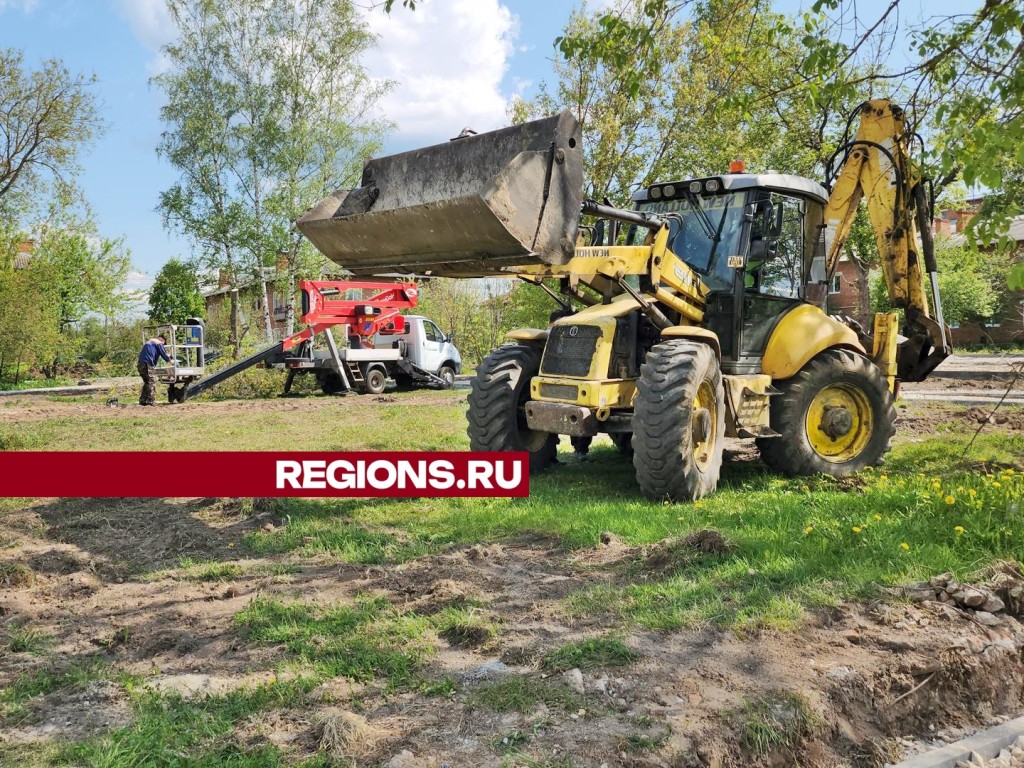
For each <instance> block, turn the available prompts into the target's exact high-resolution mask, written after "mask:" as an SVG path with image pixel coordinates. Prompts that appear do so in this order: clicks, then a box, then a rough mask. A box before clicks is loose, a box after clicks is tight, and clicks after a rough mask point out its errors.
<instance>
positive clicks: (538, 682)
mask: <svg viewBox="0 0 1024 768" xmlns="http://www.w3.org/2000/svg"><path fill="white" fill-rule="evenodd" d="M540 704H545V705H546V706H548V707H558V708H561V709H564V710H565V711H566V712H577V711H579V710H581V709H583V708H584V707H585V706H586V702H585V701H584V699H583V697H581V696H578V695H576V694H575V693H573V692H572V691H570V690H569V689H568V688H566V687H565V686H564V685H562V684H561V683H560V682H556V681H555V680H552V679H550V678H549V679H544V678H539V677H529V676H527V675H513V676H511V677H506V678H504V679H502V680H498V681H495V682H492V683H484V684H482V685H481V686H480V687H479V688H477V689H476V690H475V691H473V693H472V695H471V696H470V697H469V701H468V702H467V704H466V706H467V707H469V708H471V709H472V708H476V707H481V706H483V707H487V708H489V709H493V710H494V711H495V712H521V713H523V714H529V713H531V712H534V711H535V710H536V709H537V707H538V705H540Z"/></svg>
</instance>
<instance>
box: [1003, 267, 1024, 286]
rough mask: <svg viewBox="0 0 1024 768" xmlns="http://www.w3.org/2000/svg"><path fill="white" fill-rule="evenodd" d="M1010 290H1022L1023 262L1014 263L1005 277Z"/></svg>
mask: <svg viewBox="0 0 1024 768" xmlns="http://www.w3.org/2000/svg"><path fill="white" fill-rule="evenodd" d="M1006 284H1007V285H1008V286H1009V287H1010V290H1011V291H1024V262H1021V263H1019V264H1015V265H1014V266H1013V267H1012V268H1011V269H1010V271H1009V273H1008V274H1007V277H1006Z"/></svg>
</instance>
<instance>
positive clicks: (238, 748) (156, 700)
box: [54, 680, 326, 768]
mask: <svg viewBox="0 0 1024 768" xmlns="http://www.w3.org/2000/svg"><path fill="white" fill-rule="evenodd" d="M311 688H312V684H311V683H310V682H309V681H304V680H293V681H287V682H283V681H277V682H274V683H270V684H267V685H264V686H260V687H257V688H251V689H243V690H238V691H233V692H231V693H229V694H226V695H223V696H207V697H201V698H196V699H191V700H185V699H183V698H181V697H180V696H177V695H160V694H157V693H154V692H152V691H147V690H138V691H133V692H132V709H133V714H134V722H133V723H132V725H130V726H129V727H127V728H123V729H121V730H118V731H114V732H113V733H111V734H109V735H107V736H105V737H102V738H98V739H93V740H90V741H86V742H84V743H81V744H68V745H65V746H63V748H62V749H61V750H60V752H59V753H58V754H57V756H56V759H55V761H54V763H55V764H57V765H88V766H97V767H98V766H111V767H113V766H122V765H155V766H203V767H206V766H209V767H210V768H213V766H230V767H231V768H264V767H266V768H270V767H272V766H278V765H283V764H285V762H286V760H285V758H284V755H283V754H282V752H281V751H280V750H279V749H278V748H277V747H275V746H272V745H268V744H266V743H255V744H250V743H246V742H245V741H243V740H241V739H240V738H239V737H238V736H237V735H236V734H235V731H236V729H237V728H238V727H239V726H241V725H243V724H245V723H246V722H247V721H249V720H250V719H251V718H253V717H254V716H257V715H258V714H259V713H260V712H264V711H267V710H271V709H286V708H297V707H301V706H303V704H304V697H305V695H306V694H307V693H308V692H309V690H310V689H311ZM287 763H288V764H290V765H291V764H295V763H294V761H287ZM300 764H301V765H304V766H308V767H309V768H312V767H313V766H319V765H326V762H325V758H319V757H317V758H313V759H312V760H311V761H306V762H303V763H300Z"/></svg>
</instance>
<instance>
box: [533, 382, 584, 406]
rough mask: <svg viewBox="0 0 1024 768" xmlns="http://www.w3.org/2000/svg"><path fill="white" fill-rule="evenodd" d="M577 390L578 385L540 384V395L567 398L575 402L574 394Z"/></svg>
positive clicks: (560, 398)
mask: <svg viewBox="0 0 1024 768" xmlns="http://www.w3.org/2000/svg"><path fill="white" fill-rule="evenodd" d="M578 392H579V387H574V386H572V385H571V384H545V383H544V382H541V384H540V396H541V397H550V398H552V399H554V400H568V401H570V402H573V403H575V402H576V395H577V393H578Z"/></svg>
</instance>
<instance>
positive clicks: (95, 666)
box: [0, 658, 131, 717]
mask: <svg viewBox="0 0 1024 768" xmlns="http://www.w3.org/2000/svg"><path fill="white" fill-rule="evenodd" d="M112 679H117V680H124V681H127V680H130V679H131V678H130V677H129V676H126V675H125V676H119V675H118V674H117V673H115V672H114V671H113V670H111V669H110V668H109V667H107V666H106V665H105V664H104V663H103V662H102V661H101V660H100V659H98V658H84V659H79V660H78V662H77V663H76V664H74V665H73V666H56V665H48V666H45V667H42V668H39V669H36V670H33V671H32V672H29V673H27V674H24V675H20V676H19V677H17V678H16V679H15V680H14V682H13V683H11V684H10V685H8V686H7V687H6V688H3V689H0V716H3V717H9V716H11V715H14V714H17V713H18V712H21V711H22V705H23V704H24V703H25V702H27V701H28V700H29V699H33V698H35V697H37V696H46V695H47V694H50V693H53V692H54V691H57V690H60V689H62V688H71V689H75V690H77V689H80V688H82V687H83V686H84V685H86V684H87V683H90V682H92V681H93V680H112Z"/></svg>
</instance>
